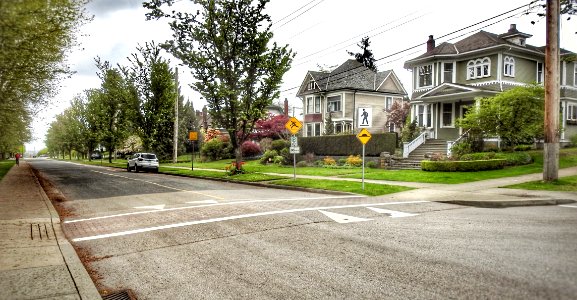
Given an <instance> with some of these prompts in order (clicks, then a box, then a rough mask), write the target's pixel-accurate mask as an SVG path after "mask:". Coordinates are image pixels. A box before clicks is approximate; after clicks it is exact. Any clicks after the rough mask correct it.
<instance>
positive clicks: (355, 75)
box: [297, 59, 406, 96]
mask: <svg viewBox="0 0 577 300" xmlns="http://www.w3.org/2000/svg"><path fill="white" fill-rule="evenodd" d="M391 74H392V75H394V72H393V71H392V70H387V71H382V72H374V71H372V70H370V69H368V68H367V67H365V66H364V65H363V64H362V63H360V62H358V61H356V60H355V59H349V60H347V61H345V62H344V63H343V64H341V65H340V66H338V67H337V68H336V69H334V70H332V71H330V72H318V71H309V72H308V74H307V77H305V80H304V81H303V83H302V85H301V87H300V89H299V92H298V93H297V96H301V95H304V94H306V93H307V92H308V91H309V90H307V84H308V81H309V78H311V79H313V80H314V81H315V82H316V83H317V86H318V90H315V91H316V92H318V91H321V92H329V91H335V90H346V89H352V90H362V91H377V89H378V87H379V86H380V85H381V84H382V83H383V81H384V80H386V79H387V78H388V77H389V76H390V75H391ZM394 76H395V77H396V75H394ZM396 83H397V84H398V85H399V90H401V91H402V92H401V93H403V94H406V91H405V90H404V88H403V86H402V84H401V83H400V81H399V80H398V78H397V79H396Z"/></svg>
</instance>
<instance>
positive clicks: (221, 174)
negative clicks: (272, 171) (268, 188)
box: [160, 167, 285, 182]
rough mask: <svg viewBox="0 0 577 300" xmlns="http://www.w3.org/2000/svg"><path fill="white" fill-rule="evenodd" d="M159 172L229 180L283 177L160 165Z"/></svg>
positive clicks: (249, 180)
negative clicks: (234, 173)
mask: <svg viewBox="0 0 577 300" xmlns="http://www.w3.org/2000/svg"><path fill="white" fill-rule="evenodd" d="M160 172H161V173H165V174H172V175H181V176H189V177H202V178H215V179H223V180H230V181H241V182H263V181H270V180H277V179H283V178H285V177H282V176H275V175H266V174H261V173H248V174H238V175H234V176H228V175H227V174H226V173H225V172H220V171H207V170H194V171H193V170H187V169H175V168H170V167H160Z"/></svg>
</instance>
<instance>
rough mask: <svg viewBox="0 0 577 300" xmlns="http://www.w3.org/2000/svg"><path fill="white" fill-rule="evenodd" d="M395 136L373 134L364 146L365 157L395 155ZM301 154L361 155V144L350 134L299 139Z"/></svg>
mask: <svg viewBox="0 0 577 300" xmlns="http://www.w3.org/2000/svg"><path fill="white" fill-rule="evenodd" d="M396 144H397V135H396V134H394V133H374V134H372V137H371V139H370V140H369V142H368V143H367V144H366V145H365V155H366V156H379V155H380V154H381V152H389V153H395V149H396V148H395V147H396ZM299 146H300V148H301V150H302V152H303V153H308V152H311V153H315V154H316V155H317V156H325V155H330V156H346V155H350V154H361V152H362V149H363V144H361V142H359V140H358V139H357V137H356V136H355V135H352V134H348V135H329V136H326V135H323V136H311V137H301V138H299Z"/></svg>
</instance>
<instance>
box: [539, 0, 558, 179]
mask: <svg viewBox="0 0 577 300" xmlns="http://www.w3.org/2000/svg"><path fill="white" fill-rule="evenodd" d="M559 14H560V5H559V0H547V8H546V16H545V20H546V24H547V31H546V34H545V39H546V43H545V44H546V46H545V144H544V145H543V180H544V181H553V180H557V179H558V178H559V93H560V90H559V73H560V72H559V69H560V66H559Z"/></svg>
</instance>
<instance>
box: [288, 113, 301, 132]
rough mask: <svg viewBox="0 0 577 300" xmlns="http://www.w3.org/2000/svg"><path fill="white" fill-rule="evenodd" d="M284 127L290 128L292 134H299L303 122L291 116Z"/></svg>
mask: <svg viewBox="0 0 577 300" xmlns="http://www.w3.org/2000/svg"><path fill="white" fill-rule="evenodd" d="M284 127H285V128H286V129H288V131H290V133H291V134H297V132H299V130H301V128H302V127H303V124H302V123H301V122H300V121H299V120H297V118H295V117H291V118H290V119H289V120H288V121H287V122H286V124H284Z"/></svg>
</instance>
